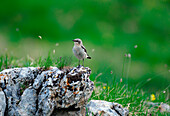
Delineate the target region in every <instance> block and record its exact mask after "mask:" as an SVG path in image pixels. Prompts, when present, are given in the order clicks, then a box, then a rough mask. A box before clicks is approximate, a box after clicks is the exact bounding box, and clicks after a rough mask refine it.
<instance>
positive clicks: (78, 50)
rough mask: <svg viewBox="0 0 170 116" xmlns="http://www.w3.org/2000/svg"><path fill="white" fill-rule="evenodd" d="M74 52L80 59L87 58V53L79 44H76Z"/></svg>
mask: <svg viewBox="0 0 170 116" xmlns="http://www.w3.org/2000/svg"><path fill="white" fill-rule="evenodd" d="M73 53H74V55H75V56H76V57H77V58H78V59H79V60H82V59H84V58H86V53H85V52H84V50H83V49H82V48H81V47H79V46H78V47H77V46H74V47H73Z"/></svg>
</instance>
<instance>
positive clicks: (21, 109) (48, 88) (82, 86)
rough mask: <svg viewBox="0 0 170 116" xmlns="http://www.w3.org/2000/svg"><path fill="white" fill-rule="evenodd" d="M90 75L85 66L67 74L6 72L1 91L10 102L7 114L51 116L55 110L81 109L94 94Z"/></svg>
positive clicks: (55, 70) (1, 76)
mask: <svg viewBox="0 0 170 116" xmlns="http://www.w3.org/2000/svg"><path fill="white" fill-rule="evenodd" d="M90 74H91V70H90V69H89V68H88V67H82V66H81V67H74V68H72V69H71V68H67V69H63V70H59V69H58V68H57V67H50V69H49V70H45V69H43V68H39V67H37V68H34V67H28V68H14V69H6V70H3V71H2V72H0V87H1V88H2V89H3V91H4V93H5V95H6V99H7V105H6V107H7V112H6V114H7V115H9V116H13V115H15V116H20V115H37V116H43V115H44V116H49V115H52V113H53V111H54V110H55V109H56V110H59V109H69V108H70V107H71V108H73V109H74V110H75V109H77V108H81V107H83V106H85V105H86V104H87V101H88V99H89V97H90V96H91V94H92V91H93V87H94V85H93V82H92V81H91V80H90V79H89V76H90ZM70 112H71V114H73V112H72V111H69V112H68V114H70ZM77 113H78V112H77Z"/></svg>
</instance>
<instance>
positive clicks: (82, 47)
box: [81, 45, 87, 53]
mask: <svg viewBox="0 0 170 116" xmlns="http://www.w3.org/2000/svg"><path fill="white" fill-rule="evenodd" d="M81 48H82V49H83V50H84V52H86V53H87V50H86V48H85V47H84V46H83V45H82V46H81Z"/></svg>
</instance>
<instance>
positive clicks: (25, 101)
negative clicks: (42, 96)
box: [17, 86, 37, 116]
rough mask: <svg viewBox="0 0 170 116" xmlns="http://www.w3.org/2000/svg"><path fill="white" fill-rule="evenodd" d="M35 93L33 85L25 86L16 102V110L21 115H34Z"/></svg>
mask: <svg viewBox="0 0 170 116" xmlns="http://www.w3.org/2000/svg"><path fill="white" fill-rule="evenodd" d="M36 101H37V94H36V90H35V89H34V88H33V87H31V86H30V87H29V88H27V89H26V90H25V91H24V93H23V94H22V96H21V101H20V102H19V104H18V108H17V112H18V113H19V115H23V116H34V115H35V113H36V110H37V109H36V107H37V104H36Z"/></svg>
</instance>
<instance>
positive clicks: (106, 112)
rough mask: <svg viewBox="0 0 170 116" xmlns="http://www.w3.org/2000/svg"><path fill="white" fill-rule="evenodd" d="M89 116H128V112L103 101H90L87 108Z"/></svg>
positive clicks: (119, 106) (116, 105)
mask: <svg viewBox="0 0 170 116" xmlns="http://www.w3.org/2000/svg"><path fill="white" fill-rule="evenodd" d="M86 108H87V111H88V115H89V116H93V115H96V116H100V115H103V116H128V114H129V111H128V110H127V108H123V107H122V105H120V104H118V103H113V102H107V101H103V100H91V101H90V102H89V103H88V104H87V106H86Z"/></svg>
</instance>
